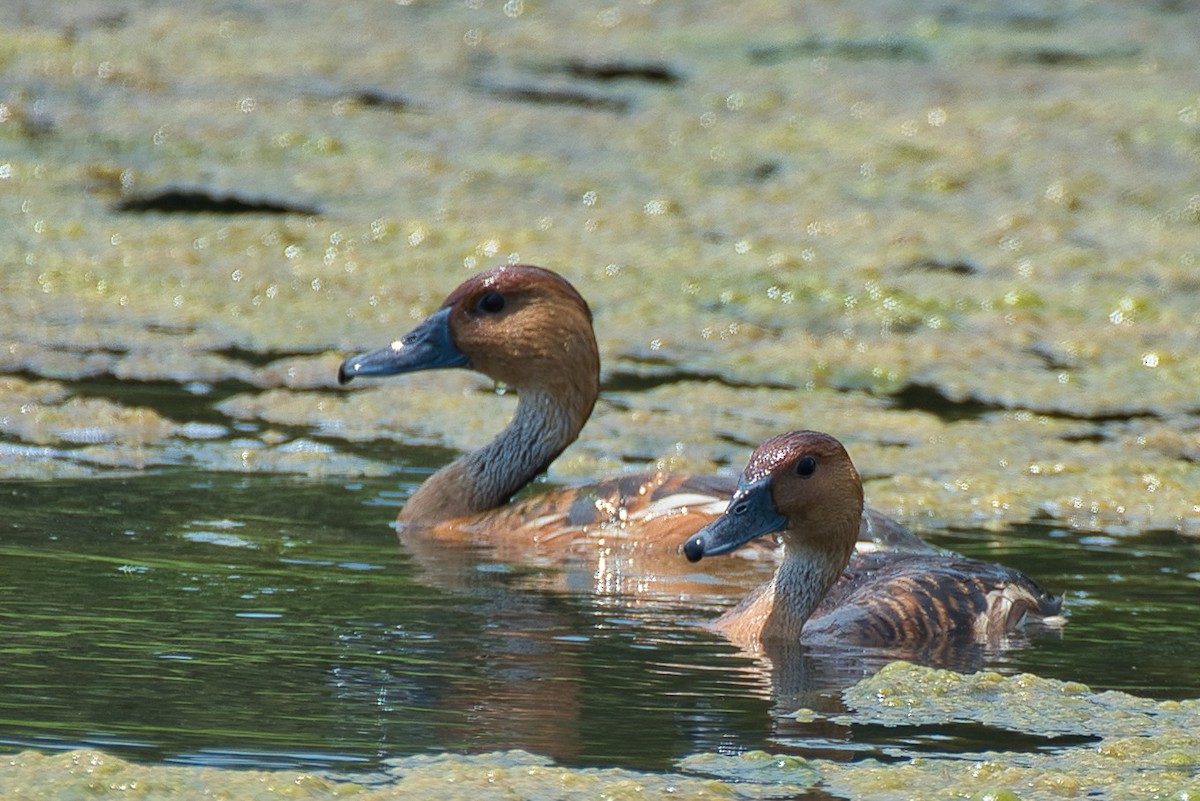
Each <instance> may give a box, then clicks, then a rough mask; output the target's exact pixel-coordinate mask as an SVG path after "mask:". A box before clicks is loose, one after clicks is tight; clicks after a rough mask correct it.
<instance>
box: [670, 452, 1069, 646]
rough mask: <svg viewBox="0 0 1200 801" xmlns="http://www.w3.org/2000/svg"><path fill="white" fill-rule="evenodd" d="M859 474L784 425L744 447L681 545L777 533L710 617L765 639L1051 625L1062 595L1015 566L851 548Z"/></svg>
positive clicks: (688, 547) (934, 638)
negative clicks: (773, 545) (764, 563)
mask: <svg viewBox="0 0 1200 801" xmlns="http://www.w3.org/2000/svg"><path fill="white" fill-rule="evenodd" d="M862 512H863V487H862V480H861V479H860V478H859V474H858V472H857V470H856V469H855V467H854V463H853V462H852V461H851V459H850V456H849V454H847V452H846V449H845V447H844V446H843V445H842V443H841V442H839V441H838V440H837V439H835V438H834V437H832V436H830V435H829V434H826V433H823V432H818V431H807V430H800V431H792V432H789V433H786V434H782V435H779V436H776V437H772V438H771V439H768V440H767V441H766V442H763V443H762V444H761V445H759V446H758V447H757V448H756V449H755V450H754V453H753V454H752V455H751V457H750V460H749V462H748V463H747V465H746V469H745V470H744V471H743V472H742V475H741V477H740V479H739V481H738V486H737V489H736V490H735V491H734V493H733V495H732V497H731V499H730V501H729V505H728V507H727V509H726V510H725V511H724V512H723V513H722V514H721V516H720V517H718V518H717V519H715V520H713V521H712V522H711V523H709V524H708V525H706V526H705V527H704V528H702V529H700V530H699V531H698V532H696V534H694V535H693V536H692V537H690V538H689V539H688V540H687V541H686V542H685V543H684V546H683V551H684V555H685V556H686V557H687V559H688V560H689V561H691V562H698V561H699V560H701V559H703V558H705V557H709V556H718V555H721V554H727V553H731V552H734V551H736V550H737V549H739V548H742V547H744V546H745V545H747V544H748V543H751V542H754V541H756V540H757V539H759V538H761V537H765V536H768V535H775V536H778V537H779V538H780V540H781V541H782V547H783V558H782V561H781V562H780V563H779V566H778V568H777V569H776V571H775V574H774V576H773V577H772V578H771V579H770V580H769V581H768V582H766V583H765V584H763V585H761V586H760V587H758V588H757V589H755V590H753V591H752V592H751V593H750V594H749V595H748V596H746V597H745V599H743V600H742V602H741V603H740V604H738V605H737V606H735V607H733V608H731V609H729V610H728V611H726V612H725V613H724V614H723V615H721V616H720V617H719V618H718V619H717V620H716V621H715V622H714V623H713V628H715V629H716V630H717V631H719V632H722V633H723V634H725V635H726V636H727V637H728V638H729V639H730V640H731V641H733V642H734V643H735V644H738V645H741V646H743V647H745V648H748V649H751V650H754V649H756V648H761V647H762V646H763V645H764V644H771V643H785V644H795V643H797V642H799V643H818V642H824V643H838V644H843V645H844V644H851V645H861V646H875V647H884V648H886V647H889V646H897V645H915V644H920V643H946V642H974V643H984V644H989V645H1003V644H1004V640H1005V638H1006V637H1007V636H1008V635H1010V634H1013V633H1014V632H1017V631H1018V630H1020V629H1022V628H1023V627H1025V626H1027V625H1031V624H1034V623H1043V624H1045V625H1047V626H1061V624H1062V622H1063V620H1064V619H1063V617H1062V611H1063V602H1062V599H1061V598H1060V597H1056V596H1054V595H1051V594H1050V593H1048V592H1046V591H1044V590H1043V589H1042V588H1041V587H1039V586H1038V585H1037V584H1036V583H1035V582H1034V581H1033V580H1032V579H1030V578H1029V577H1028V576H1026V575H1024V574H1023V573H1021V572H1020V571H1018V570H1014V569H1012V568H1009V567H1005V566H1002V565H997V564H991V563H987V562H981V561H977V560H974V559H969V558H966V557H962V556H958V555H953V554H947V553H931V552H925V553H913V552H910V553H880V552H874V553H860V552H856V550H855V542H856V540H857V537H858V531H859V525H860V524H859V521H860V519H861V517H862Z"/></svg>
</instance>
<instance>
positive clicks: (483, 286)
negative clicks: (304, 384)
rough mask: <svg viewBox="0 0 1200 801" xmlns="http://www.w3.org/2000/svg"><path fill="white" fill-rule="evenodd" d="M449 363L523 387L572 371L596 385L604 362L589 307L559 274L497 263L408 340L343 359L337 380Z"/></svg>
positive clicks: (555, 379)
mask: <svg viewBox="0 0 1200 801" xmlns="http://www.w3.org/2000/svg"><path fill="white" fill-rule="evenodd" d="M449 367H466V368H469V369H472V370H476V371H478V372H480V373H483V374H484V375H486V376H488V377H489V378H492V379H494V380H496V381H501V382H504V383H505V384H508V385H509V386H512V387H514V388H516V389H517V390H518V391H520V389H521V388H522V387H537V386H549V385H554V384H557V383H562V382H564V381H565V380H566V379H567V377H569V376H572V375H585V376H589V380H590V381H591V382H592V383H595V382H597V381H598V376H599V370H600V365H599V355H598V352H597V348H596V338H595V334H594V333H593V331H592V313H591V310H590V309H589V308H588V305H587V302H586V301H584V299H583V298H582V297H581V296H580V294H579V293H578V292H577V291H576V290H575V287H573V286H571V284H570V283H569V282H568V281H567V280H566V279H565V278H563V277H562V276H560V275H558V274H557V273H554V272H551V271H550V270H546V269H543V268H541V267H534V266H532V265H527V264H512V265H504V266H501V267H495V268H493V269H491V270H487V271H486V272H482V273H479V274H478V275H475V276H472V277H471V278H469V279H467V280H466V281H464V282H463V283H462V285H460V286H459V287H458V288H457V289H455V290H454V291H453V292H451V293H450V295H449V296H448V297H447V298H446V300H445V301H443V302H442V305H441V307H439V308H438V310H437V311H436V312H434V313H433V314H431V315H430V316H429V317H428V318H426V319H425V321H424V322H422V323H421V324H420V325H418V326H417V327H416V328H414V329H413V330H412V331H411V332H409V333H408V334H407V335H405V336H404V337H403V338H401V339H398V340H396V341H395V342H393V343H392V344H391V345H389V346H387V347H384V348H380V349H379V350H374V351H371V352H369V353H363V354H360V355H358V356H352V357H351V358H349V359H346V361H344V362H343V363H342V365H341V367H340V368H339V369H338V383H341V384H345V383H348V382H349V381H350V380H352V379H353V378H356V377H358V376H365V375H370V376H383V375H397V374H400V373H411V372H416V371H418V370H436V369H440V368H449ZM567 383H570V382H569V381H567Z"/></svg>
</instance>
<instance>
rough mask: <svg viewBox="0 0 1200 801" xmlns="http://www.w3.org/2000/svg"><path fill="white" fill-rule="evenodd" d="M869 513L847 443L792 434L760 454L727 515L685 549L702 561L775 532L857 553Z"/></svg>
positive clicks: (817, 435) (816, 433) (798, 541)
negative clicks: (863, 521)
mask: <svg viewBox="0 0 1200 801" xmlns="http://www.w3.org/2000/svg"><path fill="white" fill-rule="evenodd" d="M862 510H863V491H862V481H861V480H860V479H859V477H858V471H856V470H855V469H854V463H853V462H851V461H850V456H849V454H847V453H846V449H845V448H844V447H842V443H840V442H838V441H837V440H836V439H834V438H833V437H831V436H829V435H828V434H823V433H821V432H819V431H792V432H789V433H787V434H781V435H780V436H777V437H772V438H771V439H769V440H767V441H766V442H764V443H762V444H761V445H759V446H758V448H756V449H755V451H754V453H753V454H752V455H751V457H750V462H749V464H747V465H746V469H745V471H743V473H742V476H741V479H740V480H739V481H738V488H737V490H736V491H735V492H734V494H733V498H731V499H730V501H729V506H728V507H727V508H726V510H725V512H724V514H722V515H721V516H720V517H718V518H717V519H716V520H714V521H713V522H712V523H710V524H708V525H707V526H705V527H704V528H703V529H701V530H700V531H699V532H698V533H697V534H696V535H695V536H693V537H692V538H691V539H689V540H688V541H687V542H686V543H685V544H684V546H683V552H684V555H686V556H687V558H688V560H689V561H692V562H697V561H699V560H700V559H702V558H703V557H705V556H716V555H718V554H723V553H729V552H730V551H733V550H736V549H737V548H740V547H741V546H743V545H745V544H746V543H748V542H750V541H751V540H753V539H756V538H757V537H762V536H765V535H767V534H775V533H781V534H783V535H784V537H785V542H788V541H792V542H795V543H796V544H803V545H815V546H818V547H824V546H828V548H829V549H830V550H841V549H845V547H846V542H849V547H850V548H853V543H854V539H855V538H856V537H857V535H858V527H859V520H860V519H861V518H862ZM848 555H849V554H848V552H847V556H848Z"/></svg>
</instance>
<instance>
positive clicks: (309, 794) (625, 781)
mask: <svg viewBox="0 0 1200 801" xmlns="http://www.w3.org/2000/svg"><path fill="white" fill-rule="evenodd" d="M727 761H730V762H734V763H736V762H739V761H742V762H747V763H755V764H754V765H753V766H752V767H751V768H750V769H749V771H750V773H751V774H753V773H756V772H760V771H761V766H759V765H758V763H760V762H762V761H763V760H761V759H759V758H758V757H756V756H751V757H750V758H749V759H747V760H739V759H738V758H730V759H729V760H727ZM767 761H769V762H771V763H772V764H773V765H774V766H775V767H774V770H773V771H772V773H773V777H772V778H775V777H777V776H782V775H788V776H790V781H788V783H786V784H776V783H772V782H771V781H770V780H767V781H763V780H761V779H760V780H759V781H755V780H754V779H752V778H751V779H745V778H741V779H739V780H738V781H736V782H734V781H723V780H721V779H717V778H706V777H704V776H699V775H684V774H652V773H638V772H635V771H630V770H620V769H583V770H571V769H567V768H562V767H557V766H555V765H553V764H552V763H551V762H550V761H549V760H547V759H545V758H542V757H538V756H535V755H533V754H529V753H526V752H523V751H506V752H500V753H493V754H483V755H479V756H455V755H442V756H419V757H408V758H403V759H392V760H388V767H387V768H386V770H384V771H382V772H380V773H374V774H370V775H368V776H366V777H361V778H359V779H358V780H355V779H354V778H353V777H350V778H346V777H342V778H341V779H340V780H335V779H330V778H323V777H321V776H318V775H315V774H312V773H303V772H296V771H263V770H224V769H219V768H196V767H173V766H172V767H168V766H160V767H147V766H143V765H138V764H136V763H132V762H127V761H125V760H123V759H120V758H118V757H114V756H111V755H108V754H104V753H101V752H99V751H71V752H67V753H63V754H57V755H54V756H44V755H42V754H39V753H36V752H33V751H25V752H22V753H19V754H15V755H12V756H8V757H0V793H2V794H3V795H4V797H6V798H12V797H16V798H21V799H22V800H23V801H41V799H46V801H50V800H51V799H53V801H75V799H81V800H82V799H91V798H97V797H118V798H140V799H147V801H159V799H161V800H162V801H175V800H176V799H178V801H186V800H188V799H202V798H204V799H207V798H237V799H247V800H248V801H249V800H250V799H295V800H296V801H321V800H323V799H338V798H354V799H360V800H361V801H384V799H423V800H425V801H492V800H493V799H494V800H495V801H508V800H509V799H514V798H520V799H529V801H536V800H538V799H545V801H586V800H588V799H596V798H604V799H609V801H654V799H664V800H665V799H672V798H687V799H696V801H704V799H712V800H713V801H722V800H724V799H728V800H729V801H736V800H737V799H747V798H759V799H775V798H778V799H782V798H787V797H791V796H793V795H794V794H795V793H797V792H800V791H803V790H804V789H805V788H806V787H807V786H808V782H807V781H805V780H806V779H807V780H809V781H811V778H812V775H811V771H810V770H808V769H807V768H806V767H804V766H803V761H802V760H796V759H784V760H782V762H780V761H779V760H775V759H772V758H768V759H767ZM784 763H787V764H784ZM789 764H790V765H792V766H794V767H793V768H792V769H790V770H789V769H787V765H789ZM731 771H732V772H733V773H735V774H738V773H740V771H738V770H737V768H736V766H733V765H726V766H724V772H725V773H729V772H731ZM762 779H766V777H762Z"/></svg>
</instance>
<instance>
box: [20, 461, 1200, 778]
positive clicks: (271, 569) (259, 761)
mask: <svg viewBox="0 0 1200 801" xmlns="http://www.w3.org/2000/svg"><path fill="white" fill-rule="evenodd" d="M409 478H410V480H417V479H419V475H410V476H409ZM0 493H2V495H0V497H3V499H4V501H3V503H4V508H5V524H4V528H3V531H2V533H0V586H3V590H4V597H5V602H4V611H3V613H2V614H0V643H2V645H0V681H2V683H3V686H4V687H5V688H6V691H5V693H3V695H2V696H0V744H3V745H5V746H10V747H16V748H22V747H36V748H40V749H48V750H56V749H68V748H75V747H79V746H84V745H90V746H97V747H102V748H104V749H106V750H109V751H111V752H115V753H118V754H122V755H125V756H128V757H133V758H136V759H138V760H150V761H156V762H157V761H168V762H182V763H189V764H204V765H230V766H246V765H250V766H256V767H263V766H310V767H320V768H325V769H333V768H336V769H339V770H346V769H350V770H367V769H371V768H374V767H377V766H378V765H379V764H380V761H381V760H382V759H385V758H389V757H395V756H399V755H406V754H419V753H436V752H440V751H446V750H449V751H466V752H480V751H490V750H497V749H508V748H525V749H528V750H530V751H533V752H535V753H540V754H545V755H549V756H552V757H554V758H555V759H557V760H559V761H561V762H562V763H563V764H566V765H575V766H593V765H620V766H624V767H633V768H644V769H653V770H660V769H666V768H669V767H670V766H671V765H672V764H673V763H674V762H675V761H676V760H678V759H679V758H681V757H683V756H684V755H686V754H689V753H694V752H698V751H715V750H725V751H729V750H744V749H751V748H766V749H769V750H773V751H785V752H793V753H800V754H806V755H810V756H811V755H813V754H829V753H839V752H841V753H845V754H849V753H856V754H860V755H862V754H874V753H878V752H881V751H882V750H888V749H892V750H894V749H895V747H896V743H895V740H896V735H895V733H889V732H888V731H887V730H884V729H878V728H871V727H865V728H861V727H860V728H856V729H854V730H853V731H851V730H850V729H849V728H839V727H836V726H831V725H829V724H828V723H815V724H805V723H800V722H796V721H795V720H792V719H790V718H788V717H785V716H784V715H785V713H790V712H792V711H794V710H795V709H796V708H799V707H802V706H803V707H808V708H812V709H817V710H820V711H825V712H828V711H833V710H836V709H838V708H839V701H838V692H837V691H838V689H839V688H841V687H844V686H846V685H848V684H850V683H852V682H853V681H855V680H856V679H858V678H860V677H862V676H863V675H866V674H868V673H869V672H873V670H875V669H877V668H878V666H879V665H880V664H882V663H883V661H885V660H878V659H876V660H872V659H865V658H862V657H861V656H860V655H855V654H853V653H849V654H848V653H841V654H837V653H834V654H819V653H809V654H805V655H803V661H801V662H798V663H795V664H793V665H792V666H791V668H790V672H789V670H776V672H775V674H774V675H773V676H772V677H770V678H767V677H765V676H764V675H763V673H762V671H761V670H760V669H759V668H758V667H757V666H756V665H755V663H754V662H753V661H751V660H749V659H747V658H745V657H742V656H739V655H738V654H737V653H735V652H734V651H733V649H732V648H730V647H729V646H728V645H726V644H725V643H724V642H722V641H721V640H720V639H719V638H718V637H715V636H713V635H712V634H710V633H708V632H707V631H705V630H704V629H703V628H702V626H701V625H699V624H700V623H701V622H702V621H703V620H704V619H706V618H708V617H711V616H712V614H714V609H711V608H710V609H697V608H695V607H692V608H681V607H679V606H672V604H671V603H670V602H669V601H657V602H652V603H647V604H642V605H640V606H637V607H635V608H628V607H626V606H624V605H621V604H618V603H614V602H613V601H612V599H603V598H599V597H596V596H594V595H592V594H591V593H588V592H579V593H571V592H551V591H547V590H540V589H536V588H531V586H530V582H529V581H528V580H527V579H528V571H527V570H524V569H521V568H519V567H515V566H507V565H502V564H496V563H492V562H489V561H488V560H487V559H486V558H484V557H483V556H482V555H481V556H480V557H479V558H478V559H466V560H463V559H461V558H456V560H455V561H453V562H452V563H450V564H447V565H442V566H441V570H440V572H439V571H431V570H430V569H429V565H428V564H427V563H426V564H423V563H422V562H420V561H418V560H416V559H414V558H413V556H412V555H411V554H410V553H409V552H408V551H406V549H405V548H404V547H403V546H402V545H401V544H399V543H398V541H397V539H396V537H395V534H394V532H393V530H392V529H391V528H390V526H389V525H388V524H389V521H390V520H391V518H392V517H393V516H394V514H395V511H396V506H397V503H398V501H397V492H396V486H395V482H393V481H391V480H379V481H362V482H354V483H347V482H346V481H345V480H339V481H328V482H318V481H312V480H300V479H291V478H286V477H279V476H260V475H251V476H245V475H235V474H226V473H208V472H200V471H196V470H191V469H175V470H166V471H161V472H154V473H150V474H145V475H139V476H135V477H124V478H111V479H88V480H78V481H59V482H55V483H48V482H6V483H5V484H3V486H0ZM937 543H938V544H939V545H942V546H946V547H952V548H955V549H957V550H960V551H963V552H965V553H968V554H969V555H972V556H977V557H980V558H988V559H995V560H999V561H1003V562H1005V563H1007V564H1010V565H1013V566H1016V567H1019V568H1021V569H1024V570H1025V571H1027V572H1029V573H1030V574H1032V575H1034V576H1036V577H1038V578H1039V579H1040V580H1041V581H1042V582H1043V583H1044V584H1045V585H1046V586H1048V587H1051V588H1053V589H1054V590H1055V591H1059V592H1066V593H1067V596H1068V607H1069V609H1070V613H1071V618H1070V623H1069V624H1068V626H1067V628H1066V630H1065V632H1064V634H1063V636H1062V637H1061V638H1054V637H1046V638H1039V639H1036V640H1035V641H1033V642H1032V643H1031V644H1030V645H1029V646H1028V647H1026V648H1022V649H1018V650H1013V651H1009V652H1005V653H1001V654H969V655H967V656H965V657H964V659H966V661H967V663H968V664H966V665H964V667H967V668H979V667H991V668H995V669H999V670H1001V671H1004V672H1020V671H1031V672H1035V673H1038V674H1040V675H1043V676H1046V677H1055V678H1061V679H1066V680H1076V681H1082V682H1085V683H1088V684H1090V685H1091V686H1092V687H1093V689H1097V690H1102V689H1109V688H1115V689H1122V690H1127V691H1129V692H1132V693H1135V694H1141V695H1149V696H1152V697H1155V698H1187V697H1196V696H1198V695H1200V676H1198V675H1197V674H1196V672H1195V671H1194V670H1192V669H1190V668H1189V663H1190V658H1191V657H1190V656H1189V653H1188V648H1189V643H1194V642H1196V641H1197V637H1198V636H1200V620H1198V619H1197V616H1196V615H1194V614H1192V613H1191V612H1192V610H1194V608H1195V598H1196V583H1197V578H1196V576H1195V574H1194V573H1192V574H1191V575H1189V574H1188V571H1189V570H1190V567H1189V566H1190V565H1195V564H1196V563H1197V557H1198V556H1200V544H1197V543H1196V542H1194V541H1192V540H1187V539H1185V538H1182V537H1178V536H1176V535H1173V534H1148V535H1146V536H1143V537H1140V538H1134V539H1103V538H1101V539H1097V538H1096V537H1095V535H1086V534H1079V533H1073V532H1069V531H1062V530H1058V529H1053V528H1041V527H1036V526H1031V527H1026V528H1023V529H1020V530H1014V531H1007V532H1003V533H1001V534H999V535H988V536H981V535H978V534H973V533H971V532H947V533H944V534H943V535H940V536H939V537H938V539H937ZM785 674H787V675H785ZM977 736H978V735H977V734H975V733H972V732H970V731H954V730H951V731H949V732H947V733H944V734H943V735H942V736H940V737H938V738H937V743H938V747H939V748H941V749H950V750H954V749H955V748H956V747H957V748H963V749H969V748H971V747H973V743H974V740H973V738H975V737H977ZM902 739H903V738H902ZM918 739H919V738H918ZM956 742H957V746H956V745H955V743H956ZM919 747H920V746H919V745H916V746H914V745H911V744H910V745H909V746H905V747H904V748H919ZM904 748H902V750H904Z"/></svg>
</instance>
